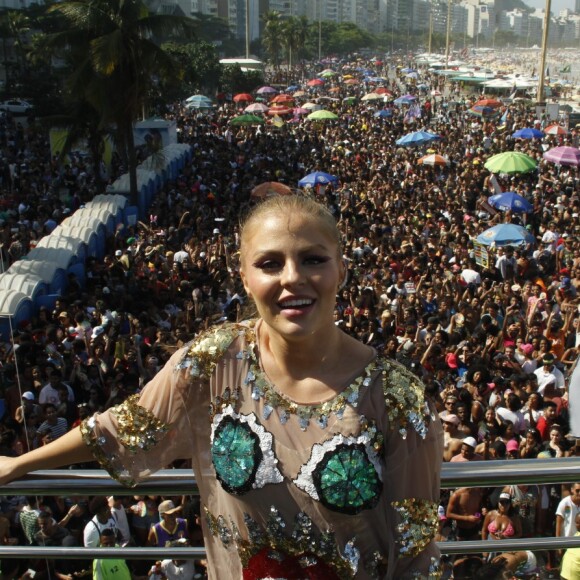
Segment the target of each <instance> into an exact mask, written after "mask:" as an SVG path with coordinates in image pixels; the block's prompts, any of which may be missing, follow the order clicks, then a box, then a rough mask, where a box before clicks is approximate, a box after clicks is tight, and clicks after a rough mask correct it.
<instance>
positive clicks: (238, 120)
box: [230, 114, 264, 125]
mask: <svg viewBox="0 0 580 580" xmlns="http://www.w3.org/2000/svg"><path fill="white" fill-rule="evenodd" d="M263 124H264V119H262V117H258V116H257V115H250V114H247V115H240V116H239V117H234V118H233V119H232V120H231V121H230V125H263Z"/></svg>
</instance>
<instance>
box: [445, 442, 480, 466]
mask: <svg viewBox="0 0 580 580" xmlns="http://www.w3.org/2000/svg"><path fill="white" fill-rule="evenodd" d="M476 447H477V441H476V440H475V439H474V438H473V437H466V438H465V439H463V441H462V442H461V451H460V452H459V453H458V454H457V455H454V456H453V457H452V458H451V462H450V463H465V462H466V461H483V457H482V456H481V455H479V454H478V453H476V452H475V448H476Z"/></svg>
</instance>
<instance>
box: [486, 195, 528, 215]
mask: <svg viewBox="0 0 580 580" xmlns="http://www.w3.org/2000/svg"><path fill="white" fill-rule="evenodd" d="M487 201H488V202H489V204H490V205H491V206H493V207H495V208H496V209H499V210H501V211H513V212H516V213H530V212H532V211H534V206H533V205H532V204H531V203H530V202H529V201H528V200H527V199H526V198H525V197H522V196H521V195H520V194H519V193H516V192H515V191H504V192H502V193H496V194H495V195H492V196H490V197H488V198H487Z"/></svg>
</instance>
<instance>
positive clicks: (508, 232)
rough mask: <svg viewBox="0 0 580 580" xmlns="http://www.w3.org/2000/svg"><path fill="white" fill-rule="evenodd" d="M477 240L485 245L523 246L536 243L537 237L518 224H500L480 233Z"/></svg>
mask: <svg viewBox="0 0 580 580" xmlns="http://www.w3.org/2000/svg"><path fill="white" fill-rule="evenodd" d="M477 241H478V242H479V243H480V244H483V245H485V246H490V245H491V244H495V245H496V246H521V245H522V244H533V243H535V242H536V238H535V237H534V236H533V235H532V234H531V233H530V232H528V230H526V228H524V227H522V226H519V225H517V224H498V225H496V226H493V227H491V228H489V229H488V230H485V231H484V232H483V233H481V234H479V236H477Z"/></svg>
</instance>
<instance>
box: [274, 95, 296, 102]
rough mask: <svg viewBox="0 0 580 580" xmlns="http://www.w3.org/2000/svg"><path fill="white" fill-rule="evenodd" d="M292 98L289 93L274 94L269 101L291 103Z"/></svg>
mask: <svg viewBox="0 0 580 580" xmlns="http://www.w3.org/2000/svg"><path fill="white" fill-rule="evenodd" d="M293 101H294V98H293V97H291V96H290V95H284V94H282V95H276V96H275V97H274V98H273V99H272V100H271V101H270V102H271V103H292V102H293Z"/></svg>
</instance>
